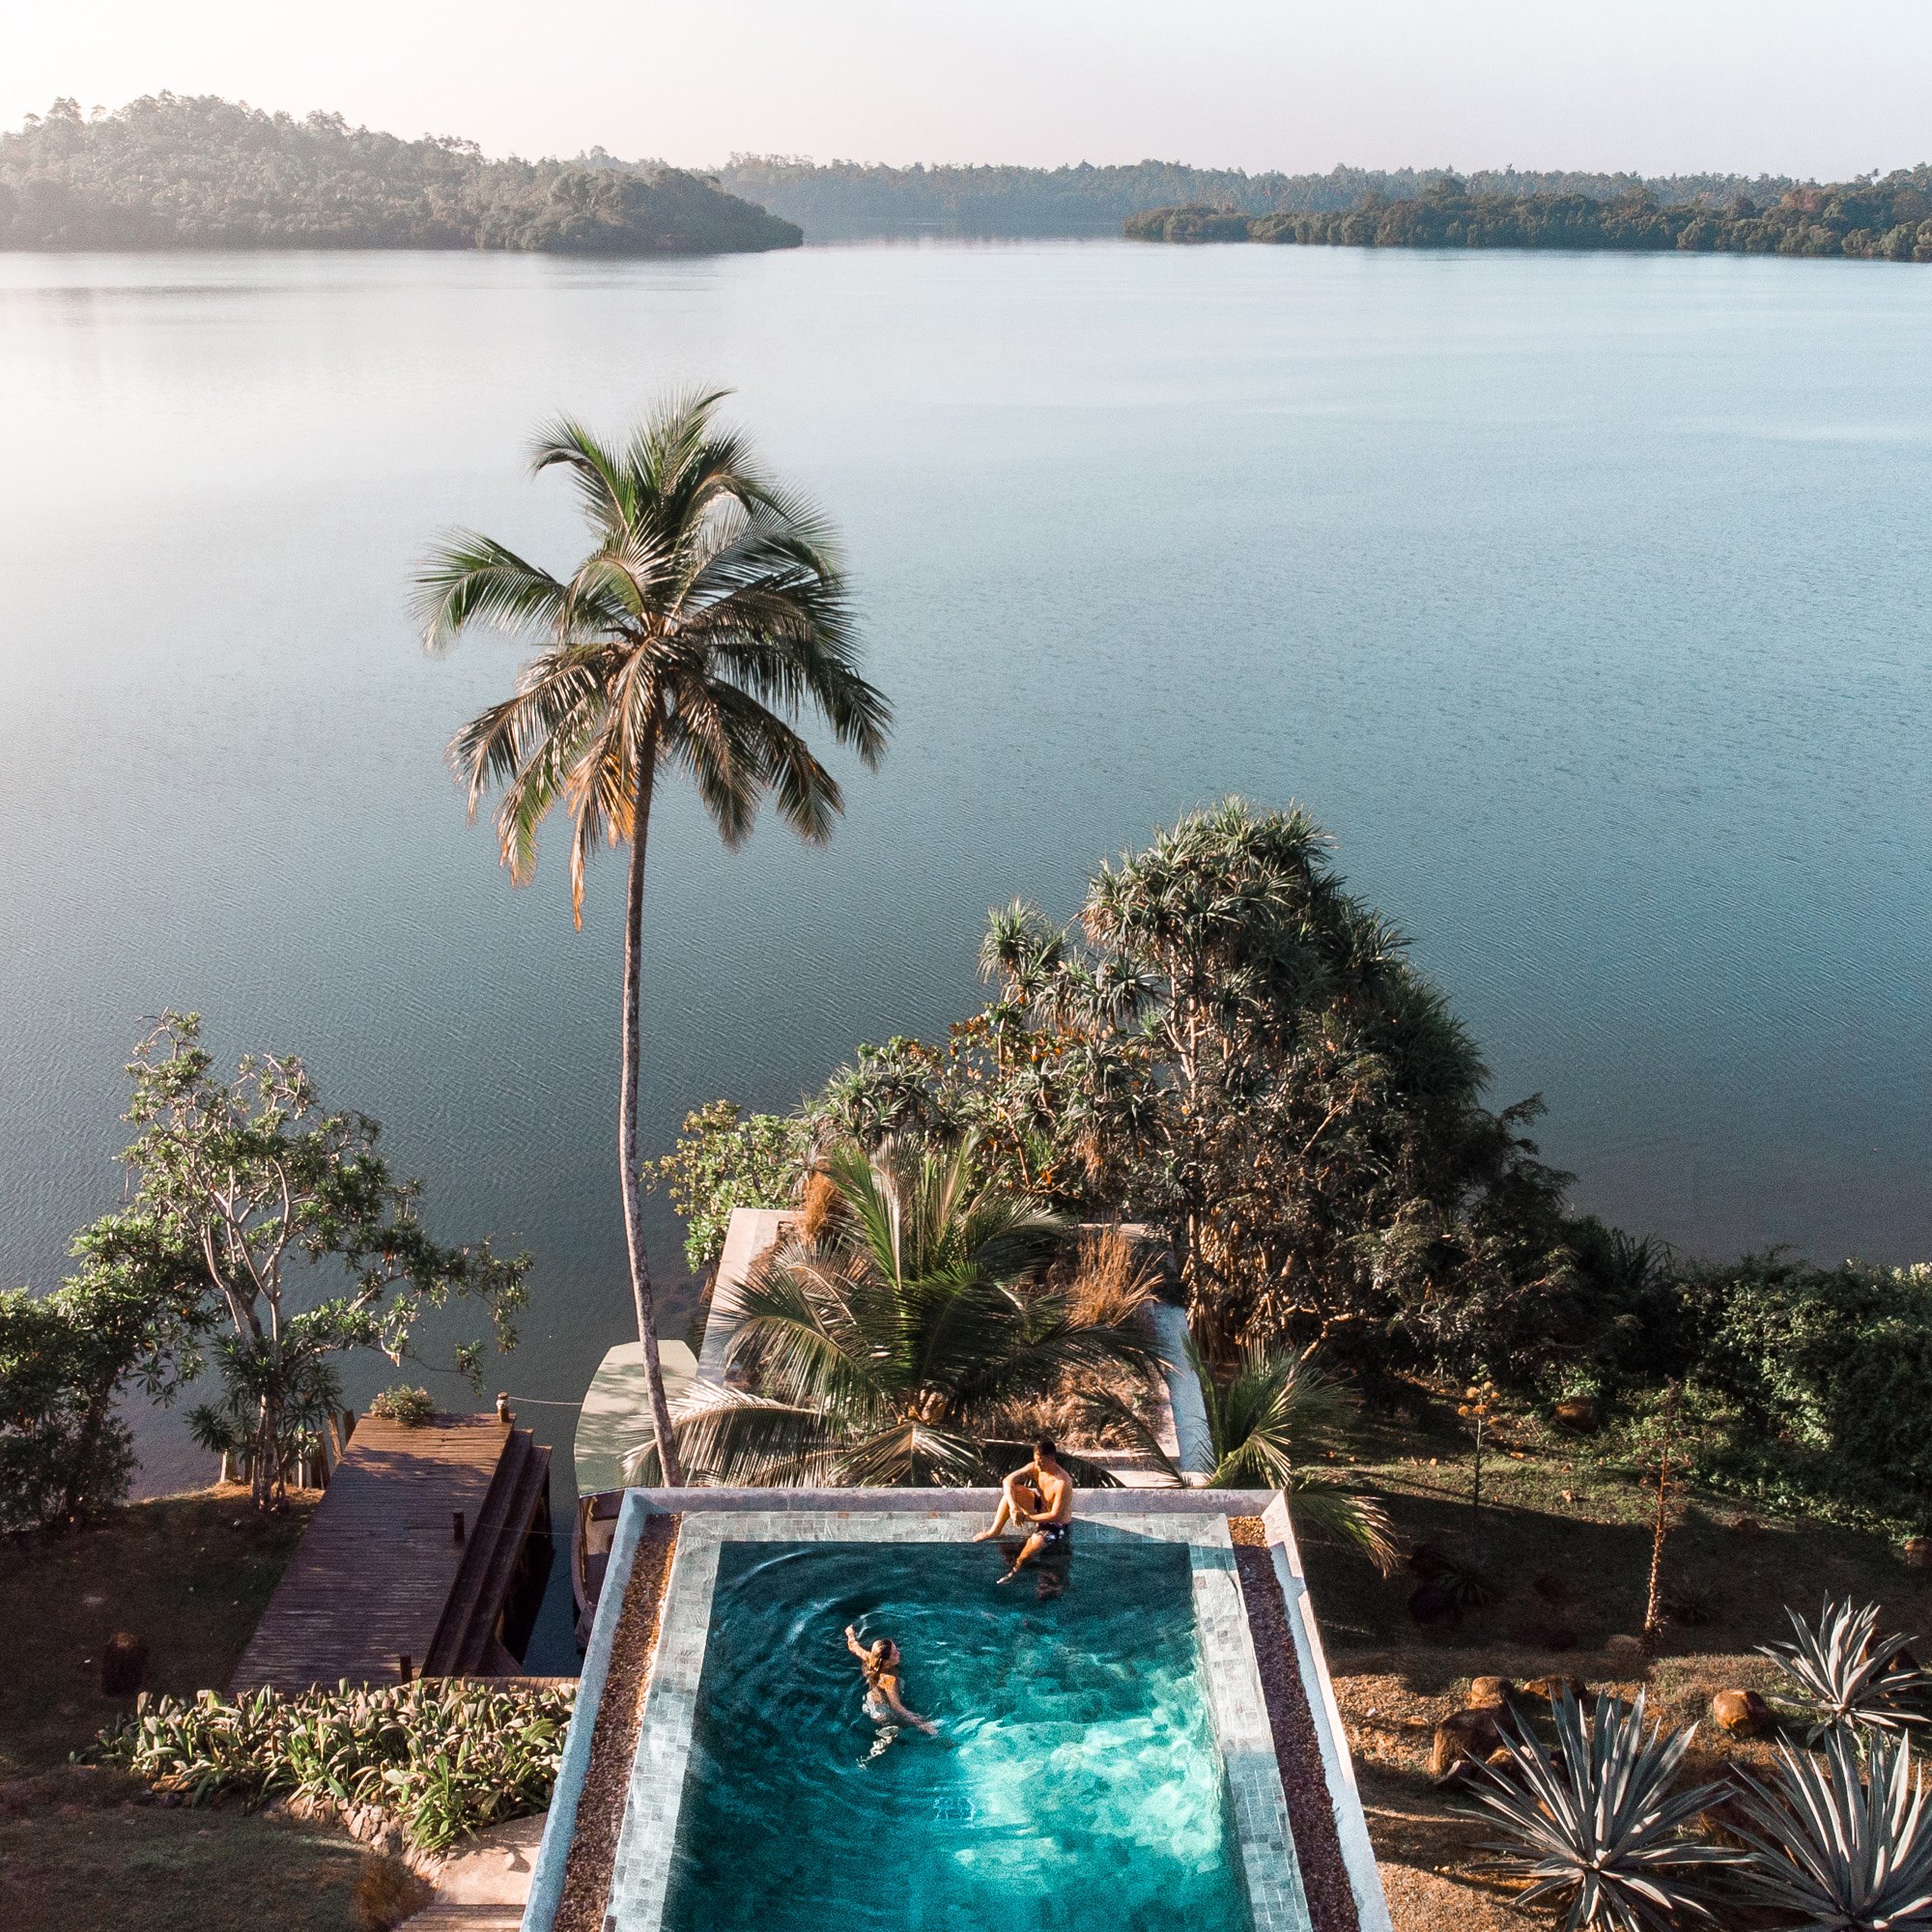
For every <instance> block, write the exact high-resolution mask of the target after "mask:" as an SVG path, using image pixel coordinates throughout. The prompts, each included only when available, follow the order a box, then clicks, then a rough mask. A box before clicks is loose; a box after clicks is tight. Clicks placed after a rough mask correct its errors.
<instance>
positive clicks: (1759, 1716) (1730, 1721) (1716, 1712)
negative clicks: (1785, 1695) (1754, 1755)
mask: <svg viewBox="0 0 1932 1932" xmlns="http://www.w3.org/2000/svg"><path fill="white" fill-rule="evenodd" d="M1711 1720H1712V1722H1713V1723H1715V1724H1716V1725H1717V1726H1718V1728H1719V1730H1720V1731H1727V1732H1729V1733H1730V1735H1731V1736H1732V1737H1734V1738H1756V1737H1762V1736H1763V1735H1764V1733H1765V1732H1766V1731H1768V1730H1770V1728H1771V1722H1772V1719H1771V1706H1770V1705H1769V1704H1767V1703H1766V1702H1765V1701H1764V1699H1763V1698H1762V1697H1760V1696H1759V1695H1758V1693H1757V1692H1756V1691H1755V1690H1719V1692H1718V1694H1717V1695H1716V1696H1715V1697H1713V1698H1712V1699H1711Z"/></svg>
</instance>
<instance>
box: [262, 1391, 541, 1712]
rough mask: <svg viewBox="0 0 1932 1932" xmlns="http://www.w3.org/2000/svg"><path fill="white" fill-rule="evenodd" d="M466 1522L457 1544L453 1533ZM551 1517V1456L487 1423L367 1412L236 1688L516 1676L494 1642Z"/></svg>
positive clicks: (485, 1418)
mask: <svg viewBox="0 0 1932 1932" xmlns="http://www.w3.org/2000/svg"><path fill="white" fill-rule="evenodd" d="M458 1512H461V1513H462V1516H463V1520H464V1537H463V1541H462V1542H461V1543H459V1542H457V1540H456V1535H455V1521H454V1519H455V1516H456V1514H457V1513H458ZM549 1520H550V1451H549V1450H548V1449H546V1448H543V1447H541V1446H540V1445H539V1444H538V1443H537V1442H536V1440H535V1439H534V1437H532V1435H530V1432H529V1431H528V1430H526V1429H517V1428H513V1427H508V1426H506V1425H505V1424H503V1423H501V1422H499V1421H498V1420H497V1418H496V1417H495V1416H494V1415H439V1416H438V1417H437V1418H436V1419H435V1420H434V1421H433V1422H430V1423H427V1424H425V1425H423V1426H422V1427H420V1428H414V1429H406V1428H403V1427H402V1426H401V1425H400V1424H397V1423H393V1422H385V1421H384V1419H383V1418H382V1417H381V1416H374V1415H371V1416H365V1417H364V1418H363V1419H362V1420H361V1421H360V1422H359V1423H357V1425H356V1427H355V1435H353V1436H351V1438H350V1441H349V1448H348V1452H347V1454H345V1455H344V1457H343V1459H342V1462H341V1463H340V1464H339V1465H338V1466H337V1468H336V1471H335V1474H334V1476H333V1477H332V1478H331V1479H330V1481H329V1485H328V1488H327V1490H326V1491H325V1492H323V1497H322V1500H321V1502H319V1503H318V1504H317V1505H316V1510H315V1515H314V1517H313V1518H312V1519H311V1520H310V1521H309V1526H308V1530H307V1532H306V1534H305V1535H304V1536H303V1537H302V1540H301V1543H300V1544H299V1545H298V1548H297V1549H296V1553H295V1556H294V1558H293V1559H292V1560H291V1562H290V1564H289V1567H288V1569H287V1570H286V1571H285V1572H284V1573H283V1576H282V1580H281V1582H280V1583H279V1584H278V1585H277V1586H276V1588H275V1593H274V1595H273V1596H272V1597H270V1600H269V1606H268V1608H267V1609H266V1610H264V1611H263V1613H262V1621H261V1623H260V1624H259V1625H258V1626H257V1627H256V1631H255V1634H254V1636H253V1637H252V1638H251V1639H250V1640H249V1644H248V1648H247V1649H246V1650H245V1651H244V1652H243V1653H242V1655H241V1662H240V1663H239V1664H238V1665H237V1666H236V1670H235V1677H234V1683H233V1688H234V1689H235V1690H238V1691H241V1690H257V1689H259V1688H260V1687H261V1686H263V1685H265V1684H269V1685H273V1686H274V1687H275V1688H276V1689H277V1690H305V1689H307V1688H308V1687H309V1686H310V1685H312V1684H322V1685H334V1684H336V1683H338V1682H340V1681H342V1680H344V1679H346V1680H348V1682H350V1683H352V1684H382V1683H391V1684H393V1683H395V1682H396V1681H397V1680H398V1678H399V1676H400V1674H401V1661H402V1659H404V1658H406V1657H407V1658H408V1659H409V1660H410V1662H411V1665H412V1670H413V1671H414V1672H416V1673H418V1674H421V1675H425V1676H456V1675H485V1676H501V1675H506V1674H510V1673H513V1672H515V1671H516V1670H517V1669H518V1667H519V1666H518V1664H517V1662H516V1660H515V1659H514V1658H513V1657H511V1656H510V1655H509V1653H508V1652H507V1651H505V1650H504V1648H503V1645H502V1642H501V1640H500V1637H499V1634H498V1629H499V1625H500V1623H501V1619H502V1613H503V1609H504V1606H505V1605H506V1604H507V1603H508V1602H509V1600H510V1597H511V1594H512V1590H513V1587H514V1585H515V1584H516V1581H517V1578H518V1573H519V1567H520V1565H521V1563H522V1561H523V1557H524V1548H525V1544H526V1539H527V1538H528V1536H529V1534H530V1532H531V1530H532V1529H533V1528H548V1527H549Z"/></svg>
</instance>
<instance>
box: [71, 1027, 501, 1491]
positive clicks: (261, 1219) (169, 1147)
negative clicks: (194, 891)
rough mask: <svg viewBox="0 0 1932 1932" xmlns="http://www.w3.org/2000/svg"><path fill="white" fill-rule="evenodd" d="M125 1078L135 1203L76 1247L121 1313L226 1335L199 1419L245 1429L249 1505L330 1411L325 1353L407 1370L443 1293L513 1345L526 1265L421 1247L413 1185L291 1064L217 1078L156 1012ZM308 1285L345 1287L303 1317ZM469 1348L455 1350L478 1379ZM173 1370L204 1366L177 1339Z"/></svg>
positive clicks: (429, 1243)
mask: <svg viewBox="0 0 1932 1932" xmlns="http://www.w3.org/2000/svg"><path fill="white" fill-rule="evenodd" d="M128 1074H129V1076H130V1078H131V1080H132V1082H133V1098H132V1101H131V1103H130V1104H129V1106H128V1121H129V1122H132V1123H133V1125H134V1126H135V1128H136V1129H137V1132H136V1137H135V1139H134V1141H133V1143H132V1145H131V1146H129V1147H128V1150H127V1151H126V1153H125V1154H124V1155H123V1159H124V1160H125V1161H126V1163H127V1165H128V1171H129V1173H130V1175H131V1176H132V1177H133V1179H134V1183H135V1184H134V1189H133V1193H132V1195H131V1198H130V1199H129V1201H128V1205H127V1206H126V1207H125V1208H119V1209H117V1210H116V1211H115V1212H113V1213H111V1214H108V1215H105V1216H103V1217H102V1218H101V1219H100V1220H99V1221H97V1222H96V1223H95V1224H94V1225H93V1226H92V1227H90V1228H86V1229H83V1230H82V1231H81V1233H80V1234H79V1235H78V1236H75V1239H74V1246H75V1251H76V1252H77V1253H78V1254H79V1255H80V1256H81V1257H82V1258H83V1262H84V1264H85V1269H86V1272H87V1274H88V1276H89V1278H91V1279H93V1280H95V1281H98V1282H100V1283H103V1284H112V1285H113V1287H114V1289H115V1290H116V1292H117V1293H119V1294H120V1295H122V1296H123V1297H125V1298H126V1299H127V1301H128V1303H129V1304H130V1305H131V1306H133V1307H135V1308H137V1309H148V1310H158V1311H171V1314H170V1317H169V1319H170V1320H171V1321H173V1323H174V1325H175V1330H176V1332H177V1334H178V1335H181V1336H183V1337H187V1336H192V1335H202V1334H206V1333H207V1332H209V1331H210V1330H213V1329H214V1328H216V1327H218V1326H219V1327H225V1328H226V1330H227V1332H226V1333H225V1334H224V1335H223V1336H222V1338H221V1339H220V1341H219V1343H218V1344H217V1345H216V1348H215V1351H214V1353H215V1361H216V1365H217V1367H218V1368H219V1370H220V1372H221V1378H222V1382H223V1385H224V1390H225V1393H224V1397H223V1400H222V1402H221V1403H220V1404H219V1405H210V1406H206V1407H205V1408H204V1409H203V1410H201V1411H198V1413H197V1416H196V1418H195V1420H196V1427H197V1433H198V1434H200V1435H202V1436H203V1437H204V1439H207V1440H213V1439H215V1438H216V1437H217V1436H220V1437H228V1436H232V1435H234V1434H235V1433H236V1432H238V1431H241V1430H243V1429H245V1427H246V1425H247V1423H248V1420H249V1418H252V1435H251V1440H250V1454H251V1456H252V1461H253V1468H254V1487H255V1497H256V1501H257V1503H258V1504H261V1505H266V1504H267V1503H269V1502H270V1500H271V1499H272V1497H273V1496H274V1495H275V1494H278V1493H279V1492H280V1490H281V1487H282V1462H283V1454H284V1451H285V1450H286V1448H287V1447H288V1445H289V1439H290V1434H291V1431H292V1430H299V1429H308V1430H311V1431H312V1430H314V1429H316V1428H318V1427H320V1426H321V1424H322V1423H323V1422H324V1421H325V1420H326V1418H327V1413H328V1411H329V1409H330V1408H331V1407H332V1406H334V1404H335V1403H336V1401H337V1400H338V1398H339V1396H340V1388H339V1384H338V1382H337V1380H336V1377H335V1373H334V1370H333V1367H332V1359H333V1358H334V1357H335V1356H337V1355H339V1354H341V1353H342V1352H344V1351H346V1350H353V1349H369V1348H376V1349H381V1350H383V1352H384V1353H385V1354H386V1355H388V1357H389V1358H390V1359H391V1360H392V1361H401V1360H402V1359H403V1358H404V1356H405V1354H406V1353H407V1352H408V1350H409V1349H410V1346H411V1341H412V1335H413V1333H414V1331H415V1328H416V1325H417V1323H418V1321H420V1319H421V1317H422V1316H423V1314H424V1312H425V1311H426V1310H428V1309H432V1308H441V1307H443V1306H444V1305H445V1304H446V1303H447V1302H448V1301H449V1299H450V1297H451V1296H452V1295H457V1296H463V1297H468V1298H470V1299H473V1300H475V1301H477V1302H479V1303H480V1304H481V1305H482V1306H483V1307H484V1309H485V1310H486V1311H487V1312H488V1314H489V1316H490V1319H491V1322H492V1325H493V1328H494V1330H495V1335H496V1340H497V1346H498V1347H499V1348H510V1347H513V1346H514V1344H515V1341H516V1329H515V1324H514V1318H515V1315H516V1312H517V1310H518V1309H519V1308H521V1307H522V1306H523V1304H524V1302H525V1300H526V1293H525V1279H526V1275H527V1273H528V1270H529V1259H528V1257H527V1256H518V1257H515V1258H514V1259H510V1260H505V1259H503V1258H501V1257H500V1256H498V1255H497V1254H495V1253H494V1252H493V1251H492V1249H491V1247H490V1244H489V1242H488V1241H480V1242H477V1243H475V1244H473V1245H471V1246H468V1247H458V1248H450V1247H444V1246H442V1245H440V1243H438V1242H436V1241H434V1240H432V1239H431V1238H430V1236H428V1234H427V1233H426V1232H425V1231H424V1229H423V1226H422V1222H421V1219H420V1217H419V1213H418V1208H417V1194H418V1190H417V1188H416V1186H415V1184H414V1183H413V1182H411V1181H398V1180H396V1179H393V1178H392V1177H391V1175H390V1173H389V1169H388V1165H387V1163H386V1162H385V1161H384V1159H383V1158H382V1156H381V1155H380V1154H379V1153H378V1152H377V1151H376V1146H377V1140H378V1137H379V1135H380V1133H381V1129H380V1128H379V1127H378V1126H377V1124H376V1123H375V1122H373V1121H370V1120H368V1119H366V1118H364V1117H363V1116H361V1115H359V1114H333V1113H329V1112H327V1110H326V1109H325V1108H324V1107H323V1105H322V1102H321V1099H320V1097H319V1095H318V1094H317V1093H316V1090H315V1087H314V1085H313V1083H312V1082H311V1081H310V1079H309V1077H308V1074H307V1072H306V1070H305V1069H304V1068H303V1066H302V1064H301V1062H300V1061H298V1060H295V1059H290V1058H282V1057H278V1056H275V1055H272V1054H269V1055H260V1056H251V1057H249V1058H247V1059H244V1060H243V1061H242V1062H241V1065H240V1067H239V1068H238V1070H237V1073H236V1076H235V1078H234V1079H233V1080H232V1081H224V1080H221V1079H219V1078H217V1077H216V1075H215V1073H214V1070H213V1059H212V1057H211V1056H210V1054H209V1053H208V1051H207V1049H206V1048H205V1047H203V1046H202V1044H201V1023H200V1020H199V1018H198V1017H197V1016H196V1015H195V1014H192V1013H185V1014H184V1013H168V1014H165V1015H163V1017H162V1019H161V1020H160V1022H159V1024H158V1025H157V1026H156V1028H155V1030H154V1031H153V1032H152V1033H151V1034H150V1035H149V1036H148V1037H147V1038H146V1039H144V1040H143V1041H142V1042H141V1043H140V1045H139V1046H138V1047H137V1049H136V1051H135V1057H134V1059H133V1061H132V1062H131V1063H130V1065H128ZM318 1272H320V1273H321V1274H322V1275H323V1278H324V1279H325V1280H327V1278H328V1277H329V1276H330V1275H331V1274H332V1275H333V1276H334V1277H335V1278H336V1279H337V1280H339V1281H340V1284H341V1286H340V1290H339V1292H338V1293H332V1294H330V1293H324V1294H323V1295H321V1297H320V1298H318V1299H315V1300H313V1301H311V1302H309V1304H308V1305H307V1306H302V1305H300V1303H299V1302H298V1300H297V1299H296V1298H295V1297H294V1294H293V1293H292V1291H293V1290H294V1288H295V1284H296V1282H297V1281H298V1280H311V1279H313V1278H314V1277H315V1276H316V1274H317V1273H318ZM481 1349H482V1344H481V1343H480V1342H475V1343H470V1344H468V1345H466V1346H465V1347H464V1348H462V1349H459V1350H458V1362H459V1365H460V1366H461V1367H463V1368H464V1369H465V1370H466V1371H467V1372H468V1373H469V1375H470V1376H471V1377H472V1378H475V1377H476V1375H477V1364H478V1361H479V1359H480V1353H481ZM174 1359H175V1362H176V1364H177V1368H178V1371H179V1372H180V1373H182V1374H183V1375H184V1376H185V1375H187V1374H191V1373H192V1372H193V1371H194V1370H195V1369H196V1368H198V1367H199V1361H198V1359H197V1358H196V1357H195V1355H194V1354H193V1351H192V1350H191V1348H190V1347H189V1346H188V1345H187V1343H186V1341H185V1340H184V1341H183V1342H182V1343H181V1344H180V1346H178V1347H177V1348H176V1350H175V1351H174Z"/></svg>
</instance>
